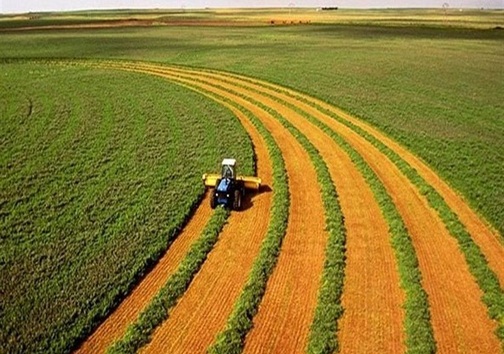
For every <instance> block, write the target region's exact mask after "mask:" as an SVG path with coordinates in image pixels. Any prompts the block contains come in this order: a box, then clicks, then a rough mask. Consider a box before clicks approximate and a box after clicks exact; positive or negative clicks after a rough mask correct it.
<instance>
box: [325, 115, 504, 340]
mask: <svg viewBox="0 0 504 354" xmlns="http://www.w3.org/2000/svg"><path fill="white" fill-rule="evenodd" d="M328 113H329V112H328ZM331 116H332V117H333V118H335V119H337V120H338V121H339V122H341V123H343V124H345V125H347V126H348V127H350V128H351V129H353V130H355V131H356V132H357V133H359V134H360V135H362V136H363V137H365V138H366V139H367V140H368V141H370V142H371V143H372V144H373V145H374V146H375V147H376V148H378V149H379V150H380V151H381V152H382V153H383V154H385V155H386V156H387V157H388V158H390V159H391V160H392V161H393V162H394V163H395V164H396V166H398V168H399V169H400V170H401V172H403V173H404V175H405V176H407V177H408V179H409V180H410V181H411V182H412V183H414V184H415V185H416V186H417V188H418V189H419V190H420V191H421V193H422V194H423V195H425V196H426V198H427V200H428V201H429V204H430V205H431V207H432V208H434V209H435V210H436V211H437V213H438V214H439V216H440V217H441V219H442V220H443V222H444V224H445V225H446V227H447V229H448V230H449V232H450V234H451V235H452V236H453V237H454V238H455V239H456V240H457V242H458V244H459V247H460V250H461V251H462V252H463V254H464V256H465V259H466V262H467V264H468V265H469V269H470V271H471V273H472V274H473V276H474V277H475V279H476V280H477V282H478V285H479V286H480V288H481V289H482V290H483V292H484V295H483V301H484V303H485V304H486V306H487V307H488V312H489V314H490V316H491V317H492V318H493V319H495V320H496V321H497V322H498V323H499V327H498V329H497V335H498V336H499V338H500V340H501V342H502V343H503V345H504V291H503V288H502V285H501V283H500V281H499V279H498V277H497V275H496V273H495V272H494V270H493V269H491V268H490V266H489V264H488V261H487V260H486V258H485V255H484V254H483V253H482V252H481V249H480V247H479V246H478V245H477V244H476V243H475V242H474V240H473V238H472V236H471V235H470V234H469V232H468V231H467V229H466V227H465V225H464V224H462V222H461V221H460V219H459V217H458V216H457V214H456V213H455V212H454V211H453V210H452V209H451V208H450V207H449V206H448V204H447V203H446V201H445V200H444V199H443V197H442V196H441V195H440V194H439V192H438V191H437V190H436V189H434V188H433V187H432V186H431V185H430V184H428V183H427V182H426V180H425V179H424V178H423V177H422V176H421V175H420V174H419V173H418V171H416V170H415V169H414V168H412V167H411V166H410V165H409V164H408V163H407V162H406V161H405V160H404V159H403V158H402V157H401V156H399V155H398V154H397V153H396V152H395V151H393V150H392V149H391V148H390V147H388V146H386V145H385V144H384V143H383V142H381V141H380V140H378V139H377V138H376V137H375V136H373V135H371V134H370V133H369V132H367V131H365V130H364V129H362V128H361V127H359V126H356V125H355V124H352V123H351V122H349V121H347V120H345V119H343V118H341V117H340V116H338V115H336V114H332V115H331ZM494 264H495V263H494ZM496 265H497V266H498V264H496ZM496 270H497V271H500V270H501V269H499V268H497V269H496Z"/></svg>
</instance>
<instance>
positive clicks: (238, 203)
mask: <svg viewBox="0 0 504 354" xmlns="http://www.w3.org/2000/svg"><path fill="white" fill-rule="evenodd" d="M233 209H234V210H240V209H241V193H240V191H239V190H235V191H234V200H233Z"/></svg>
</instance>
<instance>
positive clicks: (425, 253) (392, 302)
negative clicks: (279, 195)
mask: <svg viewBox="0 0 504 354" xmlns="http://www.w3.org/2000/svg"><path fill="white" fill-rule="evenodd" d="M108 65H110V64H108ZM110 66H111V67H115V65H110ZM118 68H119V69H123V70H133V71H140V72H144V73H150V74H153V75H158V76H162V77H166V78H168V79H170V80H174V81H177V82H180V83H181V84H183V85H185V86H190V87H195V88H197V89H198V90H202V91H204V92H209V93H211V94H213V95H218V96H220V97H224V98H225V99H227V100H232V101H233V102H235V103H236V104H238V105H240V106H242V107H244V108H245V109H247V110H249V111H250V112H252V113H253V114H254V115H256V116H257V117H259V118H260V119H261V120H262V122H263V123H264V124H265V126H266V127H267V128H268V130H269V131H270V132H272V133H273V135H274V137H275V138H276V139H277V143H278V144H279V146H280V149H281V150H282V154H283V155H284V158H285V161H286V169H287V172H288V176H289V183H290V191H291V209H290V216H289V224H288V227H287V235H286V237H285V240H284V243H283V245H282V251H281V253H280V255H279V259H278V264H277V267H276V268H275V271H274V272H273V275H272V276H271V278H270V280H269V282H268V287H267V290H266V293H265V295H264V298H263V300H262V303H261V306H260V308H259V312H258V314H257V316H256V317H255V319H254V328H253V329H252V330H251V332H250V333H249V335H248V336H247V338H246V341H245V347H244V350H245V352H247V353H249V352H250V353H256V352H281V351H282V350H285V348H289V351H291V352H302V351H303V350H304V348H305V347H306V344H307V342H306V341H307V336H308V331H309V326H310V321H311V320H312V314H313V310H314V307H315V303H316V301H317V300H316V294H317V291H316V289H317V287H318V285H319V278H320V276H317V274H320V273H321V271H322V259H323V249H324V245H325V238H326V236H323V235H324V234H325V232H324V231H323V225H324V221H323V220H324V210H323V209H322V208H318V206H321V205H322V203H321V202H320V201H319V202H318V203H314V202H313V200H314V198H317V195H319V191H318V188H317V187H316V186H317V182H316V176H315V172H314V171H313V170H311V167H310V166H311V162H310V160H309V158H308V156H307V155H306V153H305V152H304V151H303V148H302V147H301V146H300V145H298V144H297V143H296V142H295V138H294V137H292V136H291V135H290V134H289V133H288V131H287V130H286V129H285V127H283V126H282V125H281V124H280V123H279V122H278V121H277V120H276V119H275V117H274V115H271V114H270V112H269V111H265V110H264V107H268V109H271V110H273V111H275V112H276V113H275V114H279V115H281V116H282V117H284V118H285V119H287V120H288V121H290V122H291V123H292V124H294V126H296V127H297V128H298V129H299V130H300V131H302V132H303V134H305V135H306V136H307V137H308V139H309V140H310V141H311V142H312V143H313V144H314V145H315V146H316V147H317V149H318V151H319V153H320V154H321V156H322V157H323V158H324V160H325V162H326V164H327V165H328V168H329V170H330V171H331V176H332V178H333V181H334V183H335V185H336V187H337V188H338V189H340V190H341V191H340V202H341V204H342V209H343V212H344V215H345V225H346V228H347V230H348V234H347V242H348V244H347V261H346V263H347V265H346V267H347V268H346V280H345V288H344V295H343V298H342V304H343V307H344V308H345V310H346V312H345V315H344V316H343V317H342V319H341V324H340V330H339V334H338V338H339V342H340V346H341V349H342V350H343V351H344V352H354V351H356V350H363V351H366V350H369V349H370V348H377V347H379V348H381V349H382V350H385V351H403V350H404V349H405V348H404V343H405V338H404V330H403V328H401V327H402V326H404V314H403V313H402V311H401V310H400V304H401V303H402V302H403V301H404V296H403V295H402V291H401V289H400V288H399V278H398V274H397V270H396V268H397V265H396V262H395V260H394V254H393V251H392V248H391V246H390V244H389V243H388V240H387V226H386V222H385V221H384V220H383V219H382V216H381V213H380V209H379V206H378V205H377V204H376V202H375V201H374V200H373V196H372V193H371V192H370V190H369V189H368V188H367V187H366V183H365V181H364V180H363V179H362V177H361V176H359V173H358V171H357V170H356V169H355V167H354V166H352V162H351V160H350V159H349V158H348V156H346V155H345V153H344V152H343V151H342V150H341V149H340V148H339V147H338V146H337V144H336V143H335V142H333V141H332V140H331V139H330V138H329V137H328V136H327V135H326V134H325V133H324V132H323V131H322V130H320V129H319V128H317V127H316V126H315V125H314V124H313V123H310V122H309V121H307V120H306V119H304V118H303V117H302V116H301V115H300V114H298V113H297V111H294V110H293V107H297V108H296V109H300V110H302V111H305V112H306V113H308V114H310V115H311V116H312V117H313V118H314V119H316V120H319V121H320V122H322V123H323V124H325V125H327V127H329V128H330V129H332V130H333V131H334V132H337V133H338V134H341V136H342V137H343V138H344V139H345V140H347V141H348V142H349V143H350V145H352V146H353V148H355V150H356V151H358V152H359V154H360V155H361V156H362V157H363V158H364V160H366V161H367V163H368V164H369V165H370V167H371V168H372V170H373V171H374V172H375V173H376V175H377V176H378V177H379V178H380V180H381V181H382V183H383V185H384V186H385V188H386V190H387V191H388V193H389V194H390V195H391V197H392V200H393V201H394V204H395V205H396V207H397V208H398V211H399V213H400V214H401V216H402V218H403V219H404V222H405V224H406V226H407V228H408V230H409V233H410V236H411V238H412V241H413V244H414V247H415V250H416V252H417V255H418V258H419V262H420V264H419V266H420V270H421V273H422V276H423V280H422V285H423V287H424V289H425V291H426V292H427V294H428V295H429V305H430V312H431V316H432V327H433V329H434V337H435V339H436V343H437V347H438V349H439V350H440V351H441V352H452V351H457V350H460V348H468V349H469V350H470V351H471V350H478V348H479V349H481V350H483V352H493V351H498V350H499V349H498V348H499V340H498V339H497V337H496V336H495V334H494V331H495V330H496V328H497V323H496V322H495V321H492V320H491V319H490V318H489V316H488V312H487V310H486V308H485V304H484V303H483V302H482V300H481V298H482V296H483V292H482V290H481V289H480V288H479V287H478V284H477V282H476V281H475V279H474V278H473V276H472V275H471V273H470V272H469V269H468V266H467V264H466V260H465V259H464V256H463V254H462V253H461V251H460V249H459V248H458V245H457V242H456V240H455V239H454V238H453V237H452V236H451V235H450V234H449V232H448V230H447V229H446V227H445V226H444V224H443V222H442V221H441V219H440V218H439V216H438V215H437V213H436V211H435V210H434V209H433V208H432V207H431V206H430V205H429V203H428V201H427V200H426V198H425V197H423V196H422V195H421V194H420V192H419V191H418V190H417V188H416V187H415V185H414V184H413V183H412V182H411V181H410V180H408V178H407V177H406V176H404V175H403V174H402V173H401V171H400V170H399V169H398V168H397V167H396V166H395V165H394V164H393V162H392V161H390V160H389V159H388V158H387V157H386V156H384V155H383V154H382V153H381V152H380V151H379V150H378V149H377V148H375V147H374V146H373V145H371V143H369V142H367V141H366V140H365V139H364V138H363V137H362V136H360V135H359V134H357V133H356V132H354V131H352V130H351V129H350V128H348V127H347V126H345V125H343V124H341V123H338V122H337V121H335V120H334V119H332V118H331V117H329V116H328V115H327V114H325V113H324V111H323V110H319V109H317V106H315V107H314V106H310V105H308V104H307V103H306V102H305V101H304V100H296V99H295V98H293V95H286V94H284V93H281V92H280V93H279V92H277V91H275V90H272V89H269V88H266V86H267V85H265V84H261V85H258V84H257V83H253V82H251V81H250V80H240V79H237V78H236V77H231V76H227V75H222V74H213V73H208V72H195V71H193V70H184V69H177V68H163V67H161V66H151V65H145V66H143V65H136V64H135V65H122V66H119V67H118ZM272 98H275V100H273V99H272ZM282 102H284V103H282ZM394 147H395V146H394ZM399 154H400V155H401V156H403V155H402V154H401V153H400V152H399ZM403 154H404V151H403ZM405 155H406V154H405ZM406 156H407V155H406ZM425 169H426V170H428V169H427V168H426V167H425ZM301 171H302V173H301ZM341 171H345V172H346V173H344V174H343V173H341ZM352 171H353V172H352ZM430 173H432V172H430ZM307 186H314V187H315V188H314V189H313V190H311V189H309V188H307ZM437 186H439V185H434V186H433V187H434V188H436V187H437ZM445 188H447V187H446V185H445ZM440 193H453V191H451V190H450V189H448V190H446V189H442V188H441V192H440ZM453 194H454V193H453ZM454 195H456V194H454ZM352 196H353V197H354V198H353V199H354V200H352ZM460 201H462V200H461V199H460ZM352 203H353V204H352ZM307 205H309V207H306V206H307ZM457 210H458V209H457ZM460 210H463V209H460ZM467 211H469V212H470V209H469V208H466V212H467ZM473 215H475V214H474V213H473ZM294 216H295V217H294ZM305 216H306V217H307V218H305ZM461 219H462V222H464V221H465V220H466V219H464V218H461ZM362 220H365V221H362ZM231 224H232V223H231ZM366 225H367V226H366ZM380 225H381V226H380ZM480 225H483V226H484V224H483V223H481V222H480ZM229 227H231V225H230V226H229ZM317 230H318V231H317ZM366 230H368V231H366ZM471 230H472V229H471ZM487 232H489V233H490V235H493V236H494V238H495V239H497V236H496V235H495V234H493V233H492V231H491V230H489V229H488V230H487ZM310 235H313V236H310ZM497 246H498V247H494V248H492V246H489V247H490V248H491V249H492V250H493V252H494V253H496V254H498V253H499V252H502V247H501V246H499V245H497ZM499 247H500V248H499ZM300 250H303V252H301V253H300ZM483 251H484V249H483ZM484 254H485V255H486V253H485V252H484ZM209 261H210V259H209ZM213 262H216V261H212V263H213ZM222 262H225V260H224V259H223V260H222ZM373 262H376V263H373ZM212 263H209V265H208V266H209V267H210V266H211V264H212ZM317 264H318V266H317ZM364 265H365V267H367V269H368V271H362V267H363V266H364ZM439 265H442V267H439ZM213 266H215V265H213ZM383 267H385V268H383ZM490 267H491V268H492V263H491V264H490ZM500 271H501V269H497V272H500ZM201 274H204V273H200V274H199V275H198V276H197V279H198V277H200V276H201V277H203V275H201ZM203 279H204V278H203ZM454 279H455V280H454ZM461 287H463V288H464V291H463V292H461V291H459V289H460V288H461ZM310 289H313V291H310ZM366 289H367V290H368V291H369V289H375V290H373V294H375V296H376V299H375V300H374V301H371V300H370V298H369V297H366V296H365V295H364V294H366ZM380 289H381V290H382V291H381V292H380ZM383 289H386V290H383ZM380 294H381V295H380ZM235 296H236V295H235ZM195 299H196V298H195ZM202 299H203V300H201V299H200V300H199V302H198V301H197V300H194V301H196V302H193V304H196V303H197V304H198V306H199V307H201V306H210V305H205V301H206V297H202ZM182 303H183V300H182V301H181V304H182ZM229 306H230V305H229ZM189 308H194V306H189V307H187V310H188V309H189ZM203 308H204V307H203ZM176 309H177V308H175V309H174V311H173V313H174V314H175V313H177V312H176V311H177V310H176ZM364 309H365V310H364ZM229 311H230V309H229ZM362 311H365V313H366V314H367V315H366V316H365V317H364V318H363V316H362V313H363V312H362ZM468 313H469V314H470V315H467V314H468ZM184 314H185V315H184ZM373 314H374V315H373ZM376 315H378V318H377V317H376ZM185 316H187V312H186V311H182V312H181V313H180V314H177V317H179V319H178V321H180V323H183V322H184V321H187V318H186V317H185ZM380 316H381V317H380ZM190 318H191V319H190V323H192V322H194V323H197V322H198V320H194V319H193V318H192V317H190ZM221 321H222V320H221ZM169 323H170V320H168V321H167V322H166V324H165V325H164V327H165V328H166V327H167V326H168V324H169ZM222 325H223V324H222ZM362 326H369V327H368V329H369V331H370V332H366V334H367V335H366V341H363V338H362V337H360V336H355V334H358V333H359V332H358V331H357V329H358V328H362ZM217 327H218V326H216V327H215V328H214V329H213V330H212V331H210V332H214V330H218V328H217ZM383 327H386V331H385V332H384V328H383ZM161 328H163V326H162V327H161ZM189 328H190V327H189V326H186V327H185V329H182V331H187V332H185V333H186V335H184V334H183V333H181V332H179V331H180V326H174V327H172V329H171V330H170V331H167V332H166V337H165V339H166V338H169V333H171V334H172V335H173V338H174V339H176V338H184V337H191V336H189V335H188V333H190V331H189ZM161 330H162V329H160V330H159V332H160V331H161ZM361 333H364V332H361ZM369 333H371V335H369ZM199 335H201V333H200V334H199ZM335 335H336V334H335ZM209 340H210V337H208V338H207V339H206V340H204V343H205V344H204V345H203V346H201V347H199V348H200V349H198V350H201V351H202V352H203V351H204V349H205V346H207V345H208V344H209V342H208V341H209ZM159 342H160V343H161V342H162V341H161V340H160V341H159ZM154 343H157V342H156V336H155V337H154V341H153V344H154ZM195 343H197V341H196V342H193V345H195ZM153 344H152V345H153ZM159 348H161V347H158V349H159ZM173 348H177V347H176V346H175V347H172V348H171V349H173ZM186 348H187V347H186ZM147 349H149V347H147ZM165 349H166V347H165ZM175 351H177V349H175Z"/></svg>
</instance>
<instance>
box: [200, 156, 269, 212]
mask: <svg viewBox="0 0 504 354" xmlns="http://www.w3.org/2000/svg"><path fill="white" fill-rule="evenodd" d="M203 183H204V184H205V186H206V187H210V188H213V191H212V195H211V196H210V206H211V207H212V209H215V208H216V207H217V206H218V205H223V206H224V207H226V208H229V209H234V210H239V209H241V207H242V198H243V197H244V196H245V193H246V191H247V190H259V188H260V187H261V179H260V178H259V177H253V176H238V175H237V174H236V160H235V159H224V160H222V166H221V174H220V175H219V174H213V173H205V174H204V175H203Z"/></svg>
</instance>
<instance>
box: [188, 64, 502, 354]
mask: <svg viewBox="0 0 504 354" xmlns="http://www.w3.org/2000/svg"><path fill="white" fill-rule="evenodd" d="M208 76H209V77H212V78H213V77H214V76H213V75H208ZM198 79H200V80H207V79H205V78H203V77H202V75H201V74H200V76H199V77H198ZM240 84H242V85H244V86H248V85H249V84H247V83H240ZM219 85H220V86H222V87H226V86H227V87H228V88H230V84H229V83H223V82H221V83H220V84H219ZM255 88H256V89H258V90H262V87H255ZM235 89H236V90H237V91H239V92H242V93H243V91H244V90H243V89H242V88H241V89H240V88H239V87H237V88H235ZM252 95H253V96H255V99H257V100H259V101H261V102H263V103H264V104H265V105H267V106H272V105H274V104H273V103H272V102H270V101H269V99H268V98H262V99H261V98H260V97H257V95H255V94H252ZM277 97H278V94H277ZM279 98H280V97H279ZM281 98H282V99H283V97H281ZM297 106H299V103H298V104H297ZM314 113H315V112H314ZM314 116H315V117H316V118H317V119H320V120H321V121H323V122H324V123H325V124H327V125H328V126H330V127H331V128H332V129H333V130H334V131H336V132H338V133H339V134H341V135H342V136H343V137H344V138H345V139H346V140H347V141H348V142H349V143H350V144H351V145H352V146H353V147H354V148H355V149H356V150H357V151H358V152H359V153H360V154H361V156H362V157H363V158H364V159H365V160H366V161H367V162H368V163H369V164H370V166H371V168H373V170H374V171H375V173H377V175H378V176H379V178H380V179H381V180H382V182H383V183H384V186H385V187H386V189H387V190H388V192H389V193H390V194H391V196H392V198H393V200H394V203H395V204H396V206H397V208H398V210H399V212H400V214H401V215H402V217H403V219H404V221H405V224H406V226H407V227H408V230H409V231H410V234H411V237H412V239H413V243H414V247H415V249H416V252H417V255H418V258H419V262H420V268H421V271H422V274H423V285H424V288H425V290H426V291H427V293H428V295H429V301H430V307H431V314H432V324H433V329H434V336H435V338H436V341H437V343H438V349H439V351H440V352H454V351H457V350H463V351H465V350H469V351H475V352H477V351H480V352H489V353H490V352H498V351H499V341H498V339H497V337H496V336H495V334H494V331H495V329H496V327H497V324H496V322H494V321H492V320H490V318H489V317H488V315H487V309H486V308H485V306H484V304H483V303H482V301H481V297H482V295H483V293H482V291H481V290H480V289H479V287H478V285H477V283H476V282H475V279H474V278H473V277H472V275H471V274H470V272H469V269H468V267H467V264H466V262H465V259H464V257H463V255H462V253H461V252H460V250H459V248H458V244H457V242H456V240H455V239H454V238H453V237H452V236H450V235H449V233H448V231H447V230H446V227H445V226H444V224H443V223H442V221H441V220H440V219H439V217H438V215H437V213H436V212H435V211H434V210H433V209H432V208H430V206H429V205H428V202H427V201H426V199H425V198H424V197H423V196H421V195H420V193H419V191H418V190H417V189H416V187H415V186H414V185H413V184H412V183H411V182H410V181H409V180H408V179H407V178H406V177H405V176H404V175H403V174H402V173H401V172H400V171H399V169H398V168H397V167H396V166H395V165H394V164H393V163H392V162H391V161H390V160H389V159H388V158H387V157H386V156H384V155H383V154H382V153H381V152H380V151H379V150H378V149H376V148H375V147H374V146H372V145H371V144H370V143H369V142H367V141H366V140H365V139H364V138H363V137H361V136H360V135H358V134H357V133H355V132H353V131H352V130H351V129H349V128H348V127H346V126H344V125H342V124H340V123H338V122H336V121H335V120H333V119H331V118H330V117H327V116H326V115H324V114H322V113H320V112H319V113H317V114H316V115H314ZM293 117H294V116H293V115H291V114H289V115H288V119H289V120H290V121H291V122H293V123H294V124H295V125H296V126H297V127H298V129H300V130H301V131H303V132H305V131H306V130H307V129H308V126H309V125H311V124H310V123H308V122H307V121H306V120H304V121H297V122H296V119H294V118H293ZM301 120H302V119H301ZM260 315H261V312H259V314H258V319H259V318H260ZM253 334H254V330H253V331H252V333H251V337H252V335H253ZM252 338H253V337H252ZM246 350H247V346H246Z"/></svg>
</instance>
